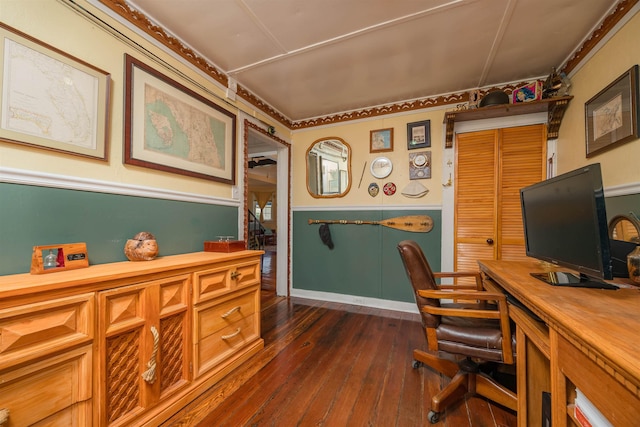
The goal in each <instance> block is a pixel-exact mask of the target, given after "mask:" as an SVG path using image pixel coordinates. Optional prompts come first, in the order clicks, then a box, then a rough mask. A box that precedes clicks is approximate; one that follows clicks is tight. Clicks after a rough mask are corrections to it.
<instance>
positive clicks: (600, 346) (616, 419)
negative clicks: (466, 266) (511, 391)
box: [479, 260, 640, 427]
mask: <svg viewBox="0 0 640 427" xmlns="http://www.w3.org/2000/svg"><path fill="white" fill-rule="evenodd" d="M479 264H480V270H481V271H482V273H483V275H484V277H485V286H486V287H487V288H488V289H492V290H502V291H504V292H507V293H509V294H511V295H512V296H513V297H515V298H516V299H517V300H518V301H519V302H520V304H511V305H510V306H509V315H510V317H511V318H512V319H513V320H514V322H515V324H516V342H517V362H516V365H517V379H518V426H523V427H524V426H539V425H545V424H543V423H541V420H542V417H543V410H542V407H543V403H542V402H543V397H542V396H543V393H549V394H550V403H551V408H550V414H551V425H552V426H553V427H563V426H579V425H580V424H578V421H577V420H576V419H575V417H574V400H575V397H576V389H579V390H580V391H581V392H582V393H583V394H584V395H585V396H586V398H587V399H589V401H591V403H592V404H593V405H594V406H595V407H596V408H597V409H598V410H599V411H600V412H601V413H602V414H603V415H604V416H605V417H606V418H607V419H608V420H609V421H610V422H611V423H612V424H613V425H614V426H616V427H635V426H638V425H639V424H638V422H639V420H640V288H637V287H633V286H630V285H629V284H630V283H631V282H630V281H628V279H627V280H626V281H625V280H618V282H619V283H622V284H623V285H626V286H627V288H624V289H619V290H603V289H585V288H568V287H558V286H551V285H548V284H546V283H544V282H542V281H540V280H538V279H535V278H533V277H531V276H530V274H529V273H531V272H545V271H550V269H549V268H548V267H545V266H544V264H542V263H540V262H537V261H533V260H531V261H523V262H519V261H480V262H479ZM556 270H557V269H556Z"/></svg>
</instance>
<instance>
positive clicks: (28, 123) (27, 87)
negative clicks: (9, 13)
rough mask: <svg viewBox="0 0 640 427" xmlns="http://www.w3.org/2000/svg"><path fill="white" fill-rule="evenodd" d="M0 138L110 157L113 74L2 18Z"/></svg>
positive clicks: (48, 148) (0, 43) (55, 149)
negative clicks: (110, 101)
mask: <svg viewBox="0 0 640 427" xmlns="http://www.w3.org/2000/svg"><path fill="white" fill-rule="evenodd" d="M0 71H1V72H2V78H1V79H0V140H1V141H5V142H10V143H17V144H22V145H29V146H32V147H36V148H43V149H46V150H51V151H56V152H59V153H65V154H73V155H75V156H82V157H87V158H92V159H97V160H102V161H107V160H108V145H109V144H108V133H109V132H108V129H109V91H110V83H111V77H110V75H109V74H108V73H107V72H105V71H103V70H101V69H99V68H97V67H94V66H93V65H91V64H88V63H87V62H84V61H82V60H80V59H78V58H76V57H73V56H71V55H69V54H67V53H66V52H63V51H61V50H60V49H57V48H55V47H53V46H51V45H48V44H46V43H44V42H42V41H40V40H37V39H35V38H33V37H31V36H30V35H28V34H25V33H23V32H21V31H18V30H16V29H15V28H12V27H10V26H8V25H5V24H3V23H1V22H0Z"/></svg>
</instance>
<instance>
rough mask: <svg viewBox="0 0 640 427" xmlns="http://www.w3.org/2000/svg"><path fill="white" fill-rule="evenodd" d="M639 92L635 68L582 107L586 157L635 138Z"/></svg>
mask: <svg viewBox="0 0 640 427" xmlns="http://www.w3.org/2000/svg"><path fill="white" fill-rule="evenodd" d="M638 91H639V88H638V66H637V65H634V66H633V67H631V68H630V69H629V70H627V71H626V72H625V73H624V74H622V75H621V76H620V77H618V78H617V79H616V80H614V81H613V82H612V83H611V84H610V85H609V86H607V87H605V88H604V89H602V90H601V91H600V92H598V93H597V94H596V95H595V96H594V97H593V98H591V99H590V100H588V101H587V102H586V103H585V104H584V105H585V136H586V148H587V157H592V156H595V155H597V154H600V153H601V152H603V151H606V150H609V149H611V148H614V147H616V146H618V145H620V144H623V143H625V142H629V141H633V140H636V139H637V138H638V128H639V125H638V122H639V121H640V112H639V111H638V106H637V102H638V96H639V94H638Z"/></svg>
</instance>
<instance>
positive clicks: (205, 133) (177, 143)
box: [124, 55, 236, 185]
mask: <svg viewBox="0 0 640 427" xmlns="http://www.w3.org/2000/svg"><path fill="white" fill-rule="evenodd" d="M125 63H126V64H125V75H126V77H125V131H124V132H125V135H124V140H125V141H124V143H125V149H124V162H125V163H126V164H131V165H136V166H142V167H146V168H150V169H156V170H161V171H164V172H171V173H176V174H180V175H187V176H191V177H195V178H202V179H207V180H211V181H218V182H224V183H229V184H232V185H233V184H235V151H236V150H235V146H236V116H235V114H233V113H232V112H230V111H227V110H226V109H224V108H222V107H220V106H219V105H217V104H215V103H214V102H212V101H210V100H208V99H206V98H205V97H204V96H202V95H200V94H198V93H196V92H195V91H193V90H191V89H189V88H187V87H185V86H183V85H181V84H180V83H178V82H176V81H174V80H172V79H171V78H169V77H167V76H165V75H164V74H162V73H160V72H159V71H157V70H155V69H153V68H151V67H150V66H148V65H146V64H144V63H143V62H141V61H139V60H137V59H136V58H134V57H132V56H130V55H125Z"/></svg>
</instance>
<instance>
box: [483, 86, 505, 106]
mask: <svg viewBox="0 0 640 427" xmlns="http://www.w3.org/2000/svg"><path fill="white" fill-rule="evenodd" d="M508 103H509V95H507V94H506V93H505V92H504V91H502V90H494V91H493V92H489V93H488V94H486V95H485V96H483V97H482V99H481V100H480V107H489V106H490V105H502V104H508Z"/></svg>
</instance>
